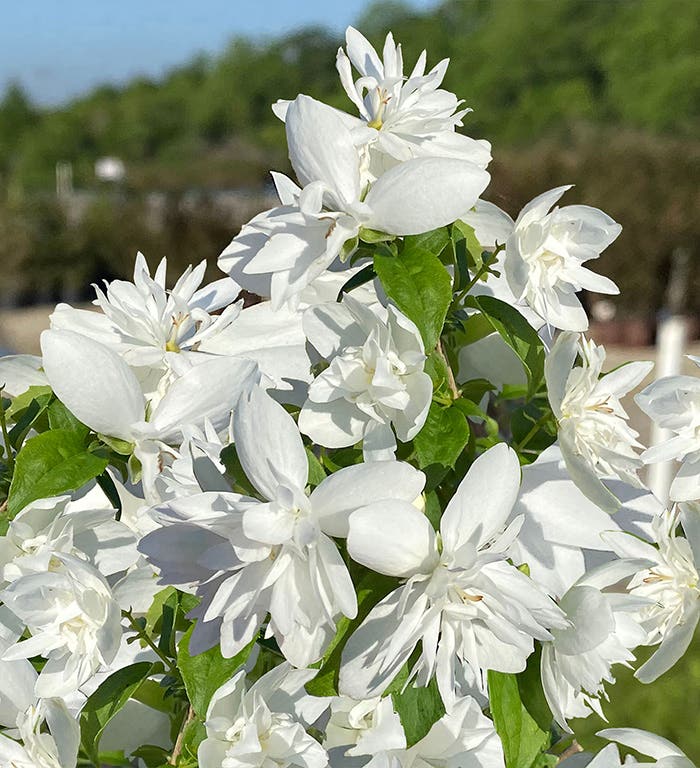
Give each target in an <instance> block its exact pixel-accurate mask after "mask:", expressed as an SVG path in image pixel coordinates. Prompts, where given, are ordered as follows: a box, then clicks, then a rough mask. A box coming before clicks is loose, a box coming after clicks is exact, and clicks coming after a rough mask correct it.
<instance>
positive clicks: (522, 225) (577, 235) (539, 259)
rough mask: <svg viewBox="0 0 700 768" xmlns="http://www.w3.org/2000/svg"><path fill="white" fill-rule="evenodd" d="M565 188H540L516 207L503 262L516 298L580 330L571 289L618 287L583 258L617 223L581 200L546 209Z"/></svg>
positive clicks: (557, 323) (611, 236)
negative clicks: (516, 213)
mask: <svg viewBox="0 0 700 768" xmlns="http://www.w3.org/2000/svg"><path fill="white" fill-rule="evenodd" d="M567 189H571V187H570V186H565V187H557V188H556V189H552V190H550V191H549V192H545V193H543V194H541V195H539V197H536V198H535V199H534V200H532V201H531V202H529V203H528V204H527V205H526V206H525V207H524V208H523V209H522V211H521V212H520V214H519V216H518V218H517V219H516V220H515V223H514V225H513V232H512V233H511V235H510V237H509V238H508V240H507V242H506V251H505V258H504V261H503V265H504V269H505V275H506V278H507V280H508V283H509V285H510V288H511V290H512V291H513V294H514V295H515V297H516V299H518V300H519V301H523V302H524V303H526V304H527V305H528V306H529V307H531V308H532V309H533V310H534V311H535V312H537V314H538V315H540V317H541V318H542V319H543V320H544V321H545V322H546V323H548V324H549V325H551V326H552V327H554V328H561V329H562V330H566V331H585V330H586V328H588V318H587V317H586V312H585V310H584V309H583V307H582V306H581V303H580V302H579V300H578V298H577V297H576V293H577V292H578V291H580V290H581V289H586V290H588V291H594V292H596V293H610V294H616V293H619V290H618V288H617V286H616V285H615V283H613V282H612V280H609V279H608V278H607V277H603V276H602V275H598V274H596V273H595V272H591V270H590V269H588V268H587V267H584V266H583V263H584V262H586V261H588V260H590V259H596V258H598V256H600V254H601V252H602V251H603V250H605V248H607V247H608V246H609V245H610V243H612V242H613V241H614V240H615V238H617V236H618V235H619V234H620V232H621V231H622V227H620V225H619V224H617V223H616V222H614V221H613V220H612V219H611V218H610V217H609V216H608V215H607V214H605V213H603V212H602V211H599V210H598V209H597V208H591V207H589V206H587V205H567V206H564V207H563V208H554V209H553V210H551V209H552V206H553V205H554V204H555V203H556V202H557V201H558V200H559V198H560V197H561V196H562V195H563V194H564V192H566V191H567ZM467 218H468V217H467Z"/></svg>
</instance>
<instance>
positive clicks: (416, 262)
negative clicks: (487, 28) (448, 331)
mask: <svg viewBox="0 0 700 768" xmlns="http://www.w3.org/2000/svg"><path fill="white" fill-rule="evenodd" d="M374 269H375V272H376V273H377V275H378V276H379V279H380V280H381V283H382V286H383V287H384V290H385V291H386V294H387V296H388V297H389V298H390V299H391V300H392V301H393V302H394V303H395V304H396V306H397V307H398V308H399V309H400V310H401V311H402V312H403V313H404V314H405V315H406V316H407V317H408V318H409V319H411V320H413V322H414V323H415V324H416V326H417V327H418V330H419V331H420V334H421V336H422V337H423V343H424V344H425V349H426V352H431V351H432V350H433V349H435V345H436V344H437V341H438V339H439V338H440V334H441V333H442V327H443V325H444V323H445V316H446V315H447V309H448V307H449V306H450V303H451V302H452V279H451V278H450V275H449V274H448V272H447V271H446V269H445V267H444V266H443V265H442V262H441V261H440V259H438V258H437V256H434V255H433V254H432V253H430V251H424V250H422V249H420V248H412V249H406V250H404V251H403V252H402V253H401V254H400V255H399V257H398V258H394V257H391V256H384V255H381V254H376V255H375V257H374Z"/></svg>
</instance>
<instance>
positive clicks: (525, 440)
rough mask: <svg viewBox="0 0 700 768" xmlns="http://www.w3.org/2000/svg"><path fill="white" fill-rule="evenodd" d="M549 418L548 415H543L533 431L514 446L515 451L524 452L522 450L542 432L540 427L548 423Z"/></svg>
mask: <svg viewBox="0 0 700 768" xmlns="http://www.w3.org/2000/svg"><path fill="white" fill-rule="evenodd" d="M548 418H549V414H548V413H544V414H542V416H540V418H539V419H538V420H537V421H536V422H535V423H534V424H533V426H532V429H531V430H530V431H529V432H528V433H527V434H526V435H525V437H524V438H523V439H522V440H521V441H520V442H519V443H518V444H517V445H515V446H514V447H515V450H516V451H522V449H523V448H524V447H525V446H526V445H527V444H528V443H529V442H530V440H532V438H533V437H534V436H535V435H536V434H537V433H538V432H539V431H540V427H541V426H542V425H543V424H544V423H545V422H546V421H547V419H548Z"/></svg>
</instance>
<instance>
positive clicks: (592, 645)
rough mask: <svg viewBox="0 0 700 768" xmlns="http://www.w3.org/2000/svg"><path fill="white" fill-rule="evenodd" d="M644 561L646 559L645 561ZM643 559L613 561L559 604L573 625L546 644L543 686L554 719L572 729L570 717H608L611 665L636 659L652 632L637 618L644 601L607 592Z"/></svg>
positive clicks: (558, 631)
mask: <svg viewBox="0 0 700 768" xmlns="http://www.w3.org/2000/svg"><path fill="white" fill-rule="evenodd" d="M641 562H643V561H641ZM639 564H640V561H638V560H631V561H627V562H625V561H613V562H612V563H610V564H608V565H603V566H600V567H598V568H596V569H594V570H592V571H589V572H588V573H587V574H586V575H585V576H584V577H583V578H581V579H580V580H579V581H578V582H577V583H576V584H575V585H574V586H573V587H571V589H569V590H568V592H567V593H566V594H565V595H564V597H563V598H562V599H561V600H560V602H559V607H560V608H561V609H562V610H563V611H564V613H565V614H566V618H567V619H568V620H569V622H570V625H569V626H568V627H564V628H557V629H552V640H551V641H550V642H547V643H543V646H542V662H541V665H542V666H541V671H542V686H543V689H544V693H545V696H546V697H547V703H548V704H549V707H550V709H551V710H552V713H553V715H554V719H555V720H556V721H557V723H559V725H560V726H561V727H562V728H564V729H565V730H567V731H570V729H569V727H568V725H567V722H566V721H567V719H569V718H574V717H588V715H590V714H591V712H596V713H598V714H599V715H600V716H601V717H604V715H603V712H602V710H601V708H600V698H601V697H602V696H605V687H604V683H605V682H608V683H614V682H615V678H614V677H613V675H612V671H611V667H612V665H613V664H624V665H625V666H627V667H629V666H630V662H632V661H634V658H635V657H634V654H632V653H631V649H633V648H636V647H637V646H638V645H642V644H643V643H644V640H645V637H646V633H645V632H644V630H643V629H642V628H641V627H640V626H639V624H638V623H637V621H636V620H635V616H634V613H635V612H636V611H638V610H639V605H640V601H639V600H638V599H636V598H634V597H630V596H629V595H620V594H614V593H608V592H603V591H602V590H604V589H607V588H609V587H612V586H613V585H614V584H616V583H617V582H619V581H620V580H621V579H623V578H625V577H626V576H629V575H630V574H631V573H634V571H635V570H636V569H637V568H638V567H639Z"/></svg>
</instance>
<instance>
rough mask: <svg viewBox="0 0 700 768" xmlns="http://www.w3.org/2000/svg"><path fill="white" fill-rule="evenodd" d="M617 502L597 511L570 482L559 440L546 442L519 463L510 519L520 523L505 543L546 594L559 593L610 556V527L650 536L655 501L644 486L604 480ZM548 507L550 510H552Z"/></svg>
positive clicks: (656, 510)
mask: <svg viewBox="0 0 700 768" xmlns="http://www.w3.org/2000/svg"><path fill="white" fill-rule="evenodd" d="M609 484H610V487H611V489H612V490H613V491H614V493H615V495H616V496H617V497H618V498H619V499H620V501H621V503H622V506H621V507H620V509H619V510H618V511H617V512H616V513H615V514H614V515H610V514H609V513H607V512H605V511H603V510H602V509H601V508H600V507H599V506H598V505H596V504H594V503H593V502H592V501H591V500H590V499H589V498H587V497H586V496H585V495H584V494H583V493H582V492H581V491H580V490H579V488H578V487H577V486H576V484H575V483H574V482H573V480H572V479H571V476H570V474H569V472H568V470H567V468H566V464H565V463H564V460H563V458H562V455H561V450H560V449H559V446H558V445H556V443H555V444H554V445H551V446H550V447H549V448H547V449H546V450H545V451H543V452H542V453H541V454H540V455H539V456H538V457H537V459H536V460H535V461H534V462H533V463H532V464H527V465H525V466H524V467H522V483H521V485H520V493H519V494H518V499H517V501H516V503H515V506H514V507H513V512H512V515H511V519H514V518H515V517H518V516H521V517H522V518H523V525H522V527H521V529H520V531H519V533H518V538H517V539H516V540H515V541H514V542H513V545H512V547H511V558H512V560H513V562H515V563H518V564H520V563H527V565H528V568H529V571H530V575H531V576H532V578H533V579H534V580H535V581H536V582H537V583H538V584H541V585H542V586H544V587H545V588H546V589H547V590H548V591H549V593H550V594H552V595H554V596H556V597H562V596H563V595H564V593H565V592H567V590H569V588H570V587H572V586H573V585H574V584H575V582H577V581H578V580H579V579H580V578H581V577H582V576H583V575H584V574H585V573H586V571H587V570H588V569H589V568H590V567H591V561H592V560H593V558H594V557H595V562H601V561H605V560H607V559H610V558H611V557H612V551H613V546H612V545H611V543H610V541H609V540H608V537H607V534H608V532H610V531H618V530H625V531H628V532H630V533H633V534H634V535H636V536H639V537H641V538H645V539H648V540H651V538H652V520H653V519H654V516H655V515H656V514H658V513H659V512H660V511H661V510H662V505H661V503H660V502H659V501H658V500H657V499H656V497H655V496H654V495H653V494H652V493H651V492H649V491H647V490H646V489H644V488H635V487H632V486H630V485H627V484H626V483H623V482H622V481H620V480H614V481H610V482H609ZM553 510H554V512H553Z"/></svg>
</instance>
